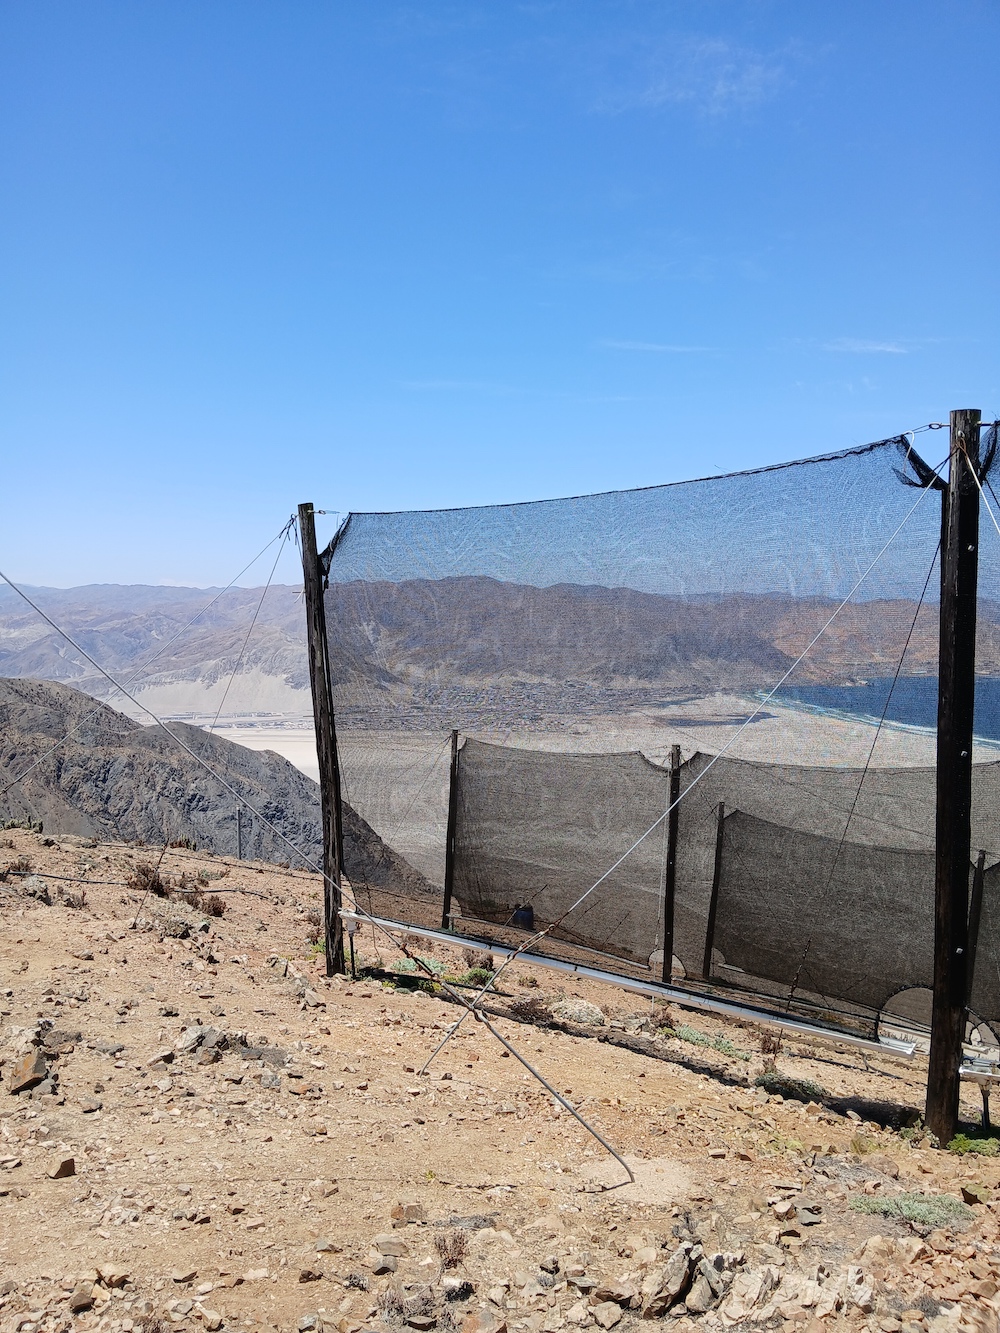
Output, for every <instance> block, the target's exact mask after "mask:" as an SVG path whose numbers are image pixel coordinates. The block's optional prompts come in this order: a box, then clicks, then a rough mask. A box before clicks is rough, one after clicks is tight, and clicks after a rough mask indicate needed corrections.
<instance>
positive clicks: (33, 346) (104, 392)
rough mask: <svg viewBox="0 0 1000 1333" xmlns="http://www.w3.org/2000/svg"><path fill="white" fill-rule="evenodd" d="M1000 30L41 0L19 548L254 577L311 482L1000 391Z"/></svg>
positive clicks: (1, 82) (498, 465)
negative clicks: (251, 564)
mask: <svg viewBox="0 0 1000 1333" xmlns="http://www.w3.org/2000/svg"><path fill="white" fill-rule="evenodd" d="M998 46H1000V10H998V8H997V7H996V5H995V4H992V3H985V2H984V3H976V2H972V0H953V2H952V3H948V4H944V3H942V4H929V3H919V2H917V3H910V4H903V3H901V2H899V3H888V2H886V3H882V4H878V5H871V4H862V3H849V2H845V3H839V4H837V5H821V4H818V3H808V2H807V3H802V2H801V0H800V2H799V3H794V4H793V3H763V2H762V3H739V2H738V0H729V2H728V3H725V4H715V3H711V0H703V2H702V3H691V4H682V3H667V2H663V0H661V2H659V3H656V2H654V0H634V2H633V3H615V2H614V0H602V2H601V3H592V2H591V0H567V2H566V3H523V4H517V3H513V2H511V3H493V4H476V3H475V2H474V0H466V3H463V4H455V5H453V4H448V3H437V4H434V3H431V4H426V3H425V4H409V5H397V4H394V3H391V0H384V2H381V0H374V2H372V3H367V4H366V3H361V2H360V0H356V2H355V3H334V2H333V0H322V2H314V0H295V3H288V0H285V2H284V3H281V2H280V0H273V2H272V3H269V4H264V3H254V0H240V3H236V2H235V0H229V2H226V0H198V3H194V2H193V0H169V3H168V0H161V2H160V3H155V4H154V3H145V2H144V0H117V2H114V3H102V2H101V0H88V3H87V4H85V5H80V4H76V3H69V0H67V2H66V3H52V2H51V0H32V3H31V4H30V5H27V4H19V3H15V2H14V0H6V3H4V4H2V5H0V192H2V198H3V200H4V204H3V208H2V210H0V432H2V435H0V439H2V452H3V458H4V463H3V475H4V483H5V484H4V499H5V504H4V506H3V512H4V522H3V524H2V528H0V567H2V568H4V569H5V570H6V572H8V573H9V574H11V575H12V576H14V577H18V578H21V579H23V580H25V581H27V582H30V583H35V584H46V583H47V584H55V585H70V584H75V583H85V582H95V581H106V582H149V583H159V582H179V583H192V584H209V583H215V584H218V583H225V582H227V581H228V580H229V579H230V578H231V577H232V575H233V574H235V572H236V571H237V570H238V569H239V568H240V567H241V565H243V564H244V563H245V562H246V560H247V559H248V558H249V557H250V555H252V554H253V552H254V551H256V550H257V549H258V548H259V547H261V546H262V545H263V544H264V542H265V541H266V540H267V539H268V538H269V537H270V536H272V535H273V534H274V533H275V532H276V531H277V530H278V529H279V528H280V527H281V525H282V523H283V522H284V519H285V517H286V516H287V514H288V513H290V512H291V510H292V509H293V507H294V506H295V504H297V502H298V501H300V500H304V499H311V500H313V501H314V502H315V503H316V504H317V505H319V506H322V507H324V508H328V509H330V510H334V509H336V510H341V511H346V510H348V509H360V510H368V509H380V510H381V509H399V508H422V507H438V506H450V505H460V504H478V503H493V502H501V501H513V500H523V499H531V498H542V497H549V496H558V495H574V494H581V493H584V492H588V491H599V490H606V489H611V488H616V487H629V486H642V485H649V484H653V483H657V482H662V481H673V480H678V479H682V478H685V477H691V476H703V475H705V474H709V473H713V472H717V471H729V470H734V469H741V468H747V467H753V466H755V465H758V464H765V463H773V462H778V461H782V460H785V459H790V458H795V457H802V456H807V455H810V454H816V453H821V452H825V451H828V450H831V449H837V448H842V447H848V446H851V445H854V444H857V443H861V442H864V441H868V440H871V439H877V438H880V437H882V436H885V435H888V434H892V433H895V432H897V431H899V430H902V429H905V428H907V427H910V426H916V425H919V424H921V423H923V422H927V421H931V420H939V419H942V417H946V415H947V412H948V409H949V408H951V407H960V406H975V407H981V408H982V409H983V411H984V413H985V414H986V415H988V416H993V415H1000V374H998V364H1000V362H998V357H997V351H998V333H997V322H998V321H997V318H996V309H997V296H998V292H997V268H998V266H997V258H996V251H997V221H996V219H997V217H998V215H1000V213H998V208H997V204H998V197H997V196H998V184H997V182H998V179H1000V177H998V172H997V128H996V127H997V125H998V124H1000V107H998V102H1000V98H998V93H997V79H996V76H995V71H994V69H993V68H992V62H993V59H994V56H995V52H996V50H997V49H998ZM928 439H932V440H933V441H934V447H936V446H937V445H939V444H941V445H943V443H944V442H943V437H942V436H941V435H938V436H933V437H932V436H924V437H923V440H924V441H926V440H928ZM934 447H931V446H928V450H929V452H934ZM939 452H941V450H939ZM934 461H935V462H937V461H938V460H937V458H935V459H934ZM332 525H333V520H332V519H330V520H327V527H326V528H325V529H323V530H322V531H321V536H325V535H327V533H328V532H329V531H332ZM264 572H265V573H266V570H265V571H264ZM260 577H261V578H263V573H262V574H261V576H260ZM278 577H279V578H285V579H287V580H288V581H291V580H292V579H293V578H294V577H295V569H294V558H289V559H288V560H286V561H285V562H283V565H282V568H281V569H279V574H278ZM244 581H245V582H253V581H255V580H254V577H253V573H251V574H250V575H248V576H247V578H246V579H245V580H244Z"/></svg>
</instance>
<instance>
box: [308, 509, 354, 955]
mask: <svg viewBox="0 0 1000 1333" xmlns="http://www.w3.org/2000/svg"><path fill="white" fill-rule="evenodd" d="M299 538H300V540H301V542H302V578H303V585H304V588H305V600H306V641H307V644H308V648H309V682H310V685H311V686H312V698H313V720H314V721H315V724H316V756H317V758H318V759H319V791H320V806H321V810H322V818H323V937H324V943H325V947H326V975H327V976H328V977H333V976H336V975H338V973H342V972H343V971H344V970H345V969H344V927H343V922H342V921H341V919H340V882H341V874H342V871H343V865H344V841H343V830H342V824H341V807H340V766H339V764H338V761H337V734H336V730H335V727H334V717H333V681H332V680H331V677H330V646H329V643H328V641H327V637H326V607H325V606H324V603H323V572H322V570H321V568H320V563H319V555H318V553H317V551H316V518H315V514H314V511H313V507H312V505H311V504H301V505H299Z"/></svg>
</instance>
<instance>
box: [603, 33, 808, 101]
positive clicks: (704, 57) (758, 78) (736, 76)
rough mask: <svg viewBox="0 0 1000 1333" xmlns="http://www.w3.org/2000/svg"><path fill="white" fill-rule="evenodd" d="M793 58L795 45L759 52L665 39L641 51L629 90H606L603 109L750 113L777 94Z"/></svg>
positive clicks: (716, 42) (711, 40)
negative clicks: (680, 108)
mask: <svg viewBox="0 0 1000 1333" xmlns="http://www.w3.org/2000/svg"><path fill="white" fill-rule="evenodd" d="M797 55H798V52H797V50H796V49H795V47H794V45H789V46H786V47H784V48H782V49H781V50H779V51H758V50H754V49H753V48H751V47H748V46H742V45H739V44H737V43H734V42H730V41H726V40H725V39H724V38H719V37H694V36H684V37H670V38H664V39H662V40H661V41H660V42H659V43H657V45H656V47H655V48H654V50H653V52H652V53H651V54H647V53H645V52H644V54H643V58H642V59H641V61H640V65H639V68H638V69H636V70H634V71H633V72H632V75H631V77H630V79H629V83H630V85H631V86H630V87H627V88H625V87H622V86H619V87H618V88H617V89H616V90H614V91H612V92H609V93H608V94H607V95H606V96H605V97H603V98H602V99H601V109H602V110H605V111H623V110H627V109H631V108H637V107H648V108H651V109H655V108H658V107H665V106H670V105H674V106H683V105H687V106H690V107H692V108H693V109H695V110H697V111H699V112H701V113H702V114H705V115H709V116H722V115H725V114H727V113H729V112H733V111H745V110H749V109H750V108H752V107H755V106H758V105H760V104H761V103H763V102H767V101H770V100H771V99H772V98H773V97H775V96H776V95H777V93H778V92H779V90H780V89H781V88H782V87H783V86H784V85H785V84H786V83H787V82H788V80H789V78H790V73H789V67H790V65H791V64H792V63H793V61H794V60H795V58H796V57H797Z"/></svg>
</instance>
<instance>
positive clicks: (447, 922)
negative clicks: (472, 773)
mask: <svg viewBox="0 0 1000 1333" xmlns="http://www.w3.org/2000/svg"><path fill="white" fill-rule="evenodd" d="M457 820H458V732H457V731H453V732H452V733H451V768H450V770H449V776H448V828H447V832H446V833H445V838H444V903H443V905H442V907H441V929H442V930H451V891H452V889H453V888H454V885H455V824H456V822H457Z"/></svg>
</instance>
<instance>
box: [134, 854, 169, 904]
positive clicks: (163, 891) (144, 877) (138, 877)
mask: <svg viewBox="0 0 1000 1333" xmlns="http://www.w3.org/2000/svg"><path fill="white" fill-rule="evenodd" d="M125 884H126V886H127V887H128V888H130V889H131V890H132V892H133V893H152V894H153V895H154V896H155V897H157V898H169V897H170V888H169V886H168V884H167V882H166V880H165V879H164V878H163V876H162V875H161V874H160V870H159V867H158V866H154V865H153V864H152V862H151V861H136V863H135V865H134V866H133V868H132V873H131V875H129V877H128V879H127V880H126V881H125Z"/></svg>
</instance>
